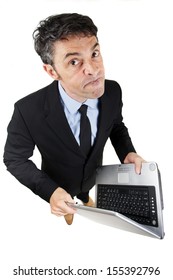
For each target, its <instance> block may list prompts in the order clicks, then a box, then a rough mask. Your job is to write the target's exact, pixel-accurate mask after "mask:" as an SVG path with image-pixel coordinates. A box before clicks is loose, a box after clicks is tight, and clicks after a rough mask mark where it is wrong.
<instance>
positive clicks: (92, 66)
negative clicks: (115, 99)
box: [44, 36, 105, 102]
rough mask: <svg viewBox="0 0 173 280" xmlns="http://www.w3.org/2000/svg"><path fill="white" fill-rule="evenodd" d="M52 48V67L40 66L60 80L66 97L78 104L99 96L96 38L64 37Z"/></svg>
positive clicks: (101, 83)
mask: <svg viewBox="0 0 173 280" xmlns="http://www.w3.org/2000/svg"><path fill="white" fill-rule="evenodd" d="M54 47H55V52H54V59H53V62H54V67H52V66H50V65H44V69H45V70H46V71H47V72H48V74H49V75H51V76H52V77H53V78H54V79H56V80H60V82H61V85H62V87H63V88H64V89H65V91H66V93H67V94H68V95H69V96H70V97H71V98H73V99H75V100H77V101H79V102H84V101H85V100H86V99H94V98H99V97H100V96H102V95H103V93H104V80H105V76H104V66H103V61H102V56H101V53H100V46H99V43H98V41H97V38H96V37H95V36H90V37H79V36H73V37H68V38H67V39H63V40H61V41H57V42H56V43H55V45H54ZM51 67H52V68H51Z"/></svg>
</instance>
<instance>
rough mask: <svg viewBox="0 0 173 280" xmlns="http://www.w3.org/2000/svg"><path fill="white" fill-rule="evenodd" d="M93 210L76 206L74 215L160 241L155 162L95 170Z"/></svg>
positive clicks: (159, 193) (160, 197)
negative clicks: (94, 202)
mask: <svg viewBox="0 0 173 280" xmlns="http://www.w3.org/2000/svg"><path fill="white" fill-rule="evenodd" d="M95 201H96V206H95V207H87V206H83V205H80V204H75V205H74V207H75V208H77V213H78V214H80V215H82V216H84V217H86V218H88V219H90V220H93V221H95V222H97V223H101V224H104V225H107V226H112V227H115V228H119V229H121V230H127V231H130V232H134V233H138V234H143V235H147V236H150V237H156V238H159V239H162V238H163V237H164V226H163V213H162V212H163V195H162V185H161V177H160V172H159V169H158V166H157V164H156V163H155V162H147V163H143V164H142V170H141V174H140V175H138V174H136V172H135V167H134V164H117V165H106V166H102V167H100V168H99V169H98V170H97V177H96V186H95Z"/></svg>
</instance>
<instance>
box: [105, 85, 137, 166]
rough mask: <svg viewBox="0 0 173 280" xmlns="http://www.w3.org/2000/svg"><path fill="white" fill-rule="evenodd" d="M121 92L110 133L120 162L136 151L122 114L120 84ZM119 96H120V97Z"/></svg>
mask: <svg viewBox="0 0 173 280" xmlns="http://www.w3.org/2000/svg"><path fill="white" fill-rule="evenodd" d="M118 88H119V89H118V92H119V94H118V95H117V97H116V103H117V106H116V110H115V111H116V118H115V120H114V125H113V128H112V131H111V134H110V140H111V143H112V145H113V147H114V149H115V151H116V153H117V156H118V157H119V159H120V162H121V163H123V162H124V159H125V157H126V156H127V154H128V153H130V152H136V150H135V148H134V146H133V143H132V140H131V138H130V135H129V132H128V129H127V127H126V126H125V124H124V123H123V116H122V107H123V102H122V91H121V88H120V86H119V85H118ZM118 96H119V97H118Z"/></svg>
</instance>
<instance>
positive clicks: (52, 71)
mask: <svg viewBox="0 0 173 280" xmlns="http://www.w3.org/2000/svg"><path fill="white" fill-rule="evenodd" d="M43 69H44V70H45V71H46V72H47V74H48V75H49V76H51V78H53V79H54V80H59V78H60V77H59V75H58V73H57V72H56V70H55V69H54V68H53V67H52V65H50V64H43Z"/></svg>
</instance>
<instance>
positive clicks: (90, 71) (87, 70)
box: [83, 60, 98, 76]
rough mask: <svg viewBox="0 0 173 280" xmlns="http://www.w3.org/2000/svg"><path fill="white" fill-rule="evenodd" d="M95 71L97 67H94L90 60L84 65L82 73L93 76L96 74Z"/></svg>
mask: <svg viewBox="0 0 173 280" xmlns="http://www.w3.org/2000/svg"><path fill="white" fill-rule="evenodd" d="M97 71H98V67H97V66H96V65H95V63H94V62H93V61H91V60H90V61H86V62H85V63H84V68H83V72H84V74H85V75H87V76H91V75H92V76H93V75H95V74H96V73H97Z"/></svg>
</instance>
